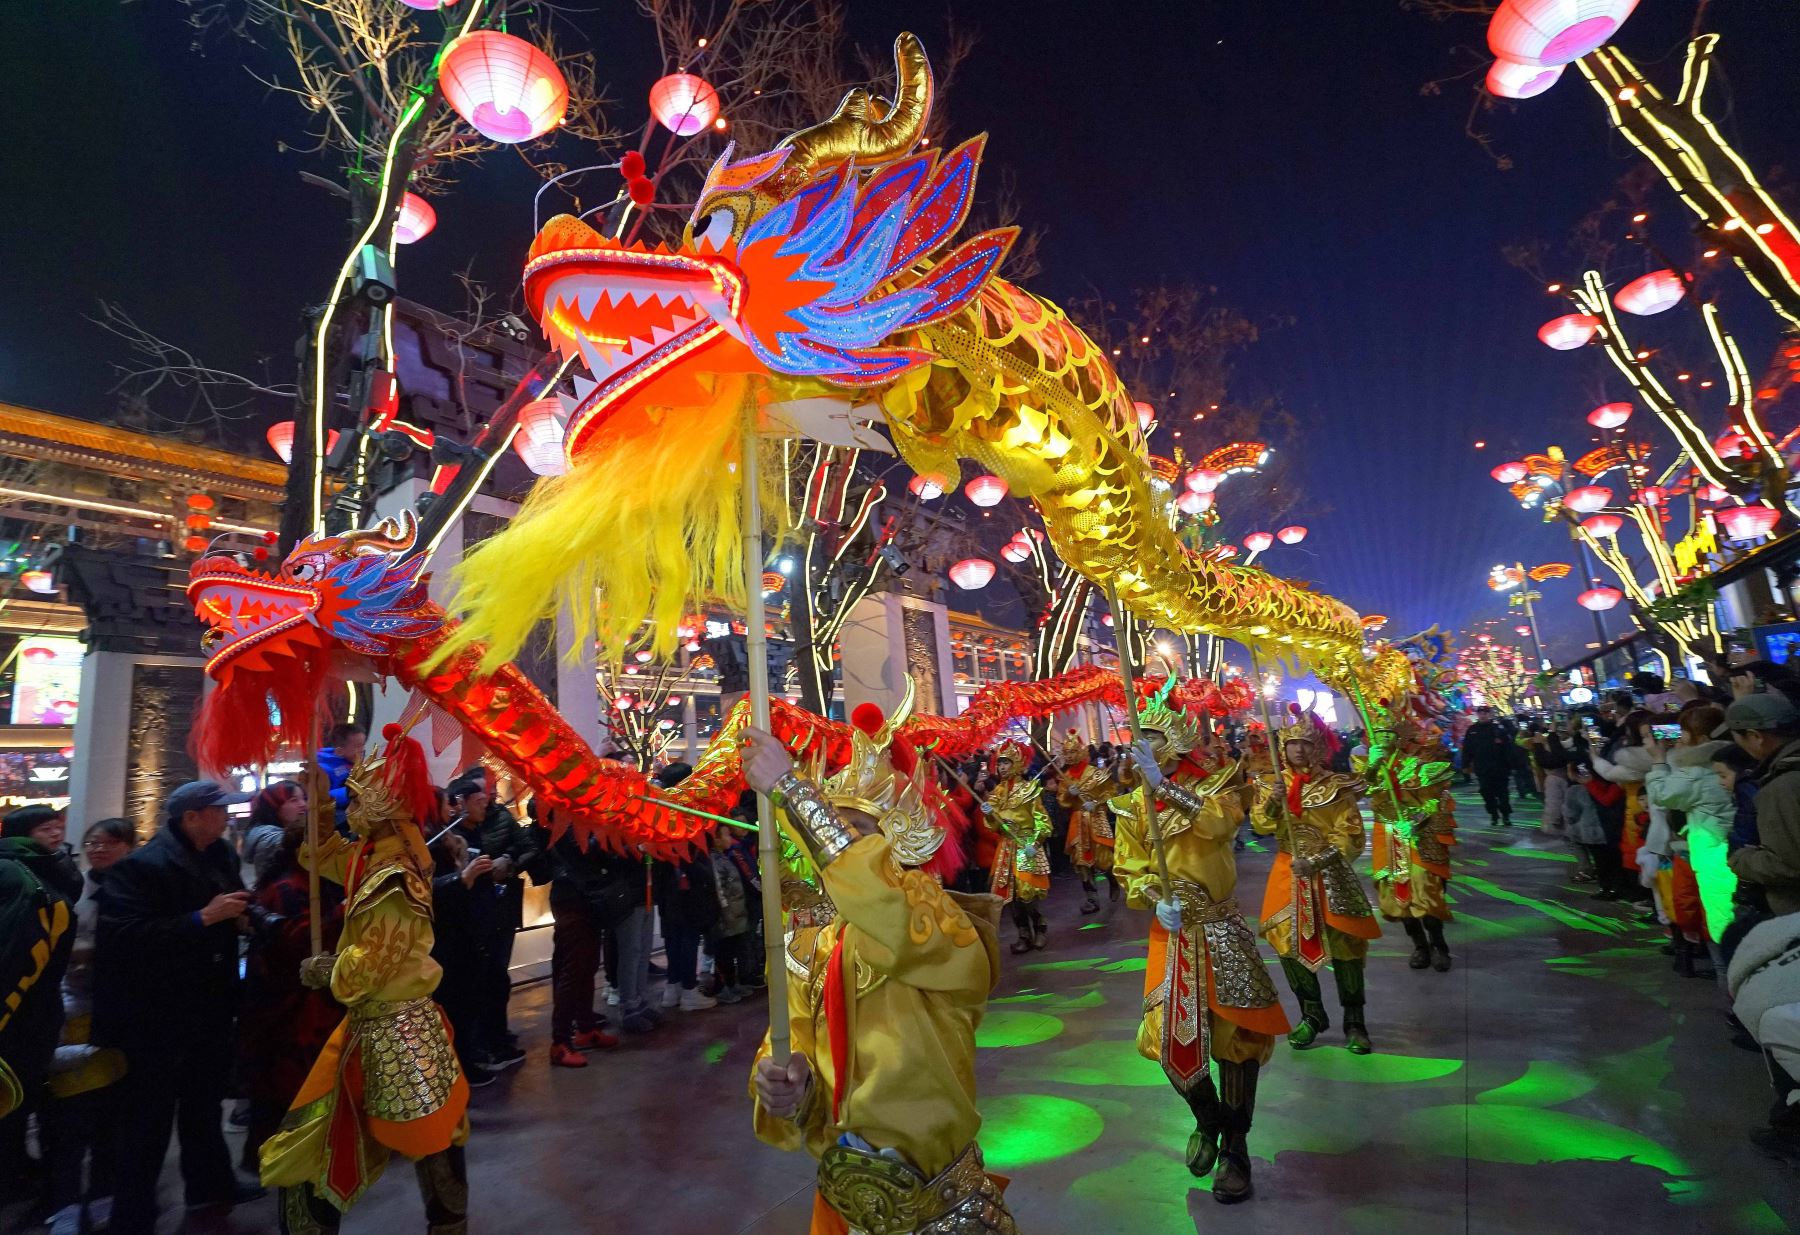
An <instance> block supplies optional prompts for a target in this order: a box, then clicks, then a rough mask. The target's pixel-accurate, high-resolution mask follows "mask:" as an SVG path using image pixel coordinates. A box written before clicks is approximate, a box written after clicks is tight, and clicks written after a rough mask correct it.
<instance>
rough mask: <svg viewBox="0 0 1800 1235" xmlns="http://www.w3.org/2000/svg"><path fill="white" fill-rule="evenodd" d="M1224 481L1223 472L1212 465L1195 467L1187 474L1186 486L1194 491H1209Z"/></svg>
mask: <svg viewBox="0 0 1800 1235" xmlns="http://www.w3.org/2000/svg"><path fill="white" fill-rule="evenodd" d="M1224 483H1225V473H1224V472H1221V471H1219V470H1218V469H1217V468H1213V467H1197V468H1195V469H1194V470H1193V471H1191V472H1189V473H1188V474H1187V487H1188V488H1189V489H1190V490H1191V491H1192V492H1195V493H1211V492H1212V491H1213V490H1214V489H1217V488H1218V487H1219V486H1220V485H1222V484H1224Z"/></svg>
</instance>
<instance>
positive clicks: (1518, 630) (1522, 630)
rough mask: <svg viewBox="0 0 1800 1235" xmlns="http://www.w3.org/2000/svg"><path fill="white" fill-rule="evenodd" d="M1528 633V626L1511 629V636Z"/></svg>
mask: <svg viewBox="0 0 1800 1235" xmlns="http://www.w3.org/2000/svg"><path fill="white" fill-rule="evenodd" d="M1530 633H1531V627H1529V626H1515V627H1513V634H1515V635H1529V634H1530Z"/></svg>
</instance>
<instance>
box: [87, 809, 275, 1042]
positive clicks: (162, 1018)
mask: <svg viewBox="0 0 1800 1235" xmlns="http://www.w3.org/2000/svg"><path fill="white" fill-rule="evenodd" d="M243 890H244V881H243V878H242V877H241V875H240V874H239V866H238V858H237V854H235V853H233V852H232V849H231V846H230V845H229V844H227V843H226V842H225V841H223V840H217V841H214V842H213V843H212V844H211V845H208V846H207V847H206V848H205V849H204V850H196V849H195V848H194V846H193V844H192V842H190V841H189V840H188V838H187V835H186V834H185V833H184V832H182V830H181V829H180V827H178V826H177V825H175V824H169V823H166V824H164V825H163V827H162V830H161V831H159V832H157V834H156V835H155V836H153V837H151V838H150V840H149V841H148V842H147V843H146V844H144V845H143V846H142V847H140V848H139V849H138V850H137V851H136V852H134V853H132V854H130V855H129V856H128V857H126V858H124V859H122V860H120V861H119V863H118V864H117V865H115V866H113V867H112V868H111V869H110V870H109V871H108V872H107V876H106V881H105V882H104V883H102V884H101V885H100V896H99V907H100V923H99V928H98V930H97V932H96V935H95V942H94V1041H95V1042H96V1043H99V1044H100V1045H103V1046H121V1047H125V1048H126V1049H127V1050H128V1051H129V1050H131V1049H133V1048H144V1047H148V1048H152V1049H154V1048H157V1047H160V1046H175V1045H177V1044H188V1045H191V1044H192V1039H193V1038H194V1037H195V1035H209V1036H211V1035H223V1036H220V1037H219V1042H218V1045H219V1049H220V1058H221V1060H225V1059H229V1058H230V1050H229V1049H228V1048H229V1046H230V1037H229V1034H230V1026H231V1020H232V1017H233V1015H234V1014H235V1013H236V1009H237V996H238V923H237V922H236V921H235V920H233V919H229V918H228V919H226V920H225V921H223V922H215V923H213V925H211V926H202V925H200V919H199V912H200V910H202V909H204V908H205V907H206V904H207V902H208V901H210V900H212V898H213V897H215V896H218V895H220V894H221V893H227V892H242V891H243ZM221 1066H223V1065H221Z"/></svg>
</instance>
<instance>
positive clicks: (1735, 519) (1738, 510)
mask: <svg viewBox="0 0 1800 1235" xmlns="http://www.w3.org/2000/svg"><path fill="white" fill-rule="evenodd" d="M1780 518H1781V516H1780V514H1778V513H1777V512H1776V510H1775V508H1774V507H1772V506H1765V505H1763V504H1762V503H1760V502H1759V503H1757V504H1756V505H1755V506H1727V507H1725V508H1724V509H1722V510H1715V511H1713V519H1714V520H1715V521H1716V522H1717V523H1718V525H1719V526H1720V527H1722V528H1724V529H1725V534H1726V535H1727V536H1729V537H1731V539H1733V540H1750V539H1753V538H1755V537H1757V536H1767V535H1768V534H1769V529H1770V528H1772V527H1774V526H1775V523H1776V521H1777V520H1778V519H1780Z"/></svg>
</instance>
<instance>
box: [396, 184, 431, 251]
mask: <svg viewBox="0 0 1800 1235" xmlns="http://www.w3.org/2000/svg"><path fill="white" fill-rule="evenodd" d="M436 226H437V211H435V210H433V209H432V208H431V203H430V202H428V201H426V200H425V199H424V198H423V197H420V196H419V195H418V194H417V193H407V194H406V195H405V196H404V197H402V198H401V199H400V217H399V218H398V219H396V220H394V239H395V240H398V241H399V242H400V243H401V244H412V243H413V242H414V241H418V240H423V239H425V237H427V236H429V235H430V234H431V229H432V228H434V227H436Z"/></svg>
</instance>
